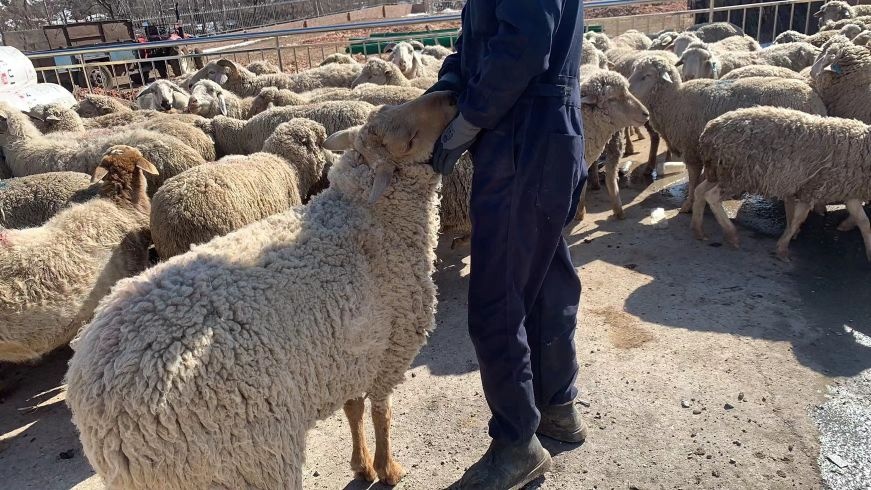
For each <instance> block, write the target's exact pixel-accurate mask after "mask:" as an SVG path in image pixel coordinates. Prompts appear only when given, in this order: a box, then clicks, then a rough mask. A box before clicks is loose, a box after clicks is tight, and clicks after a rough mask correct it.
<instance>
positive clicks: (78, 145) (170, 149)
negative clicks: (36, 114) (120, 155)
mask: <svg viewBox="0 0 871 490" xmlns="http://www.w3.org/2000/svg"><path fill="white" fill-rule="evenodd" d="M0 116H3V117H5V118H6V126H7V128H6V131H5V132H3V131H0V144H2V145H3V151H4V154H5V155H6V162H7V164H8V165H9V168H10V170H11V171H12V175H14V176H15V177H23V176H25V175H33V174H41V173H46V172H61V171H72V172H83V173H87V174H91V173H92V172H93V171H94V169H95V168H96V167H97V165H98V164H99V163H100V160H101V158H102V155H103V153H105V152H106V150H107V149H108V148H109V147H111V146H114V145H129V146H132V147H134V148H137V149H138V150H139V151H141V152H142V154H143V155H144V156H145V158H146V159H147V160H148V161H150V162H151V163H152V164H154V166H155V167H157V169H158V171H159V172H160V175H154V176H153V175H149V176H148V184H149V189H148V190H149V192H153V191H154V190H156V189H157V188H158V187H160V186H161V185H162V184H163V181H164V180H166V179H168V178H170V177H173V176H175V175H178V174H180V173H181V172H183V171H185V170H187V169H189V168H192V167H195V166H197V165H201V164H203V163H205V160H204V159H203V157H202V156H200V154H199V153H197V151H196V150H194V149H193V148H191V147H190V146H188V145H187V144H185V143H183V142H182V141H180V140H179V139H177V138H175V137H173V136H169V135H166V134H160V133H157V132H155V131H148V130H145V129H133V130H124V131H119V132H115V133H112V134H109V135H107V136H102V137H97V138H93V139H88V140H83V139H81V138H80V135H72V136H71V137H70V136H68V137H58V136H56V135H48V136H44V135H42V133H40V132H39V130H38V129H36V127H35V126H34V125H33V123H32V122H30V119H29V118H28V117H27V116H25V115H24V114H22V113H21V112H19V111H17V110H15V109H11V108H9V107H8V106H4V105H2V104H0Z"/></svg>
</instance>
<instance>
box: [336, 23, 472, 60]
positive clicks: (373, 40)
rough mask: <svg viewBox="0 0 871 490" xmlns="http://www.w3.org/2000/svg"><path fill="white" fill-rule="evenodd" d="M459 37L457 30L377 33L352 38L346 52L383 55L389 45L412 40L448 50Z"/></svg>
mask: <svg viewBox="0 0 871 490" xmlns="http://www.w3.org/2000/svg"><path fill="white" fill-rule="evenodd" d="M457 37H459V31H458V30H457V29H440V30H435V31H409V32H376V33H373V34H370V35H369V37H357V38H355V37H352V38H351V40H350V41H351V42H350V45H349V46H348V47H347V48H346V49H345V52H346V53H350V54H362V55H364V56H369V55H371V54H380V53H383V52H384V48H385V47H387V45H389V44H392V43H397V42H399V41H411V40H415V41H420V42H422V43H423V44H424V45H425V46H435V45H436V44H440V45H442V46H444V47H446V48H449V49H452V48H453V47H454V44H455V43H456V42H457ZM382 38H383V39H382Z"/></svg>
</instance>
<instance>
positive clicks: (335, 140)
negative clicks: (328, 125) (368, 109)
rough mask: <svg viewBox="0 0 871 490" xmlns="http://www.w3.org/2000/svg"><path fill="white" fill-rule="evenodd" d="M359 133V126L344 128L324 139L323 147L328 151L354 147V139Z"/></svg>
mask: <svg viewBox="0 0 871 490" xmlns="http://www.w3.org/2000/svg"><path fill="white" fill-rule="evenodd" d="M359 133H360V126H356V127H353V128H348V129H344V130H342V131H339V132H337V133H333V134H331V135H330V137H329V138H327V139H326V141H324V149H325V150H330V151H345V150H350V149H351V148H353V147H354V140H355V139H357V134H359Z"/></svg>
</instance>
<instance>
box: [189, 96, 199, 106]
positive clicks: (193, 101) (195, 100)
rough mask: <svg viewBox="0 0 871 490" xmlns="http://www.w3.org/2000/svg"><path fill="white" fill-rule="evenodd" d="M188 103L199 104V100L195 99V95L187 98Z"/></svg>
mask: <svg viewBox="0 0 871 490" xmlns="http://www.w3.org/2000/svg"><path fill="white" fill-rule="evenodd" d="M188 104H193V105H197V104H199V101H198V100H197V98H196V97H191V98H189V99H188Z"/></svg>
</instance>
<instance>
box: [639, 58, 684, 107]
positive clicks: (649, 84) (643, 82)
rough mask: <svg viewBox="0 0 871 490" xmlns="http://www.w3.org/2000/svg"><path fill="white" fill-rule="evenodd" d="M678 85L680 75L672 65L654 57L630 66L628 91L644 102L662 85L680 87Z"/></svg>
mask: <svg viewBox="0 0 871 490" xmlns="http://www.w3.org/2000/svg"><path fill="white" fill-rule="evenodd" d="M680 83H681V78H680V73H678V71H677V68H676V67H675V66H674V65H672V64H671V63H669V62H668V61H665V60H663V59H660V58H657V57H655V56H644V57H641V58H639V59H638V60H636V61H635V63H634V64H633V65H632V75H631V76H630V77H629V91H630V92H632V95H634V96H636V97H638V98H639V99H641V100H642V101H644V100H648V98H649V97H650V96H651V94H653V93H654V92H656V91H657V88H659V87H661V86H663V85H680ZM648 103H649V102H648Z"/></svg>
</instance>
